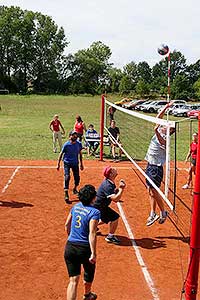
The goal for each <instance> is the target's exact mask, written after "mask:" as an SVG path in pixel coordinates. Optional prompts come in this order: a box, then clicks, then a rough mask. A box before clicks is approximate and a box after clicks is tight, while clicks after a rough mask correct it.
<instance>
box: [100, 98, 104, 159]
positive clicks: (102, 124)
mask: <svg viewBox="0 0 200 300" xmlns="http://www.w3.org/2000/svg"><path fill="white" fill-rule="evenodd" d="M104 109H105V95H104V94H103V95H102V96H101V123H100V161H103V135H104Z"/></svg>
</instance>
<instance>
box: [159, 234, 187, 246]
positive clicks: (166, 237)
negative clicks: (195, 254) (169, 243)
mask: <svg viewBox="0 0 200 300" xmlns="http://www.w3.org/2000/svg"><path fill="white" fill-rule="evenodd" d="M157 238H158V239H168V240H177V241H181V242H183V243H186V244H190V237H189V236H186V237H182V236H163V237H162V236H158V237H157Z"/></svg>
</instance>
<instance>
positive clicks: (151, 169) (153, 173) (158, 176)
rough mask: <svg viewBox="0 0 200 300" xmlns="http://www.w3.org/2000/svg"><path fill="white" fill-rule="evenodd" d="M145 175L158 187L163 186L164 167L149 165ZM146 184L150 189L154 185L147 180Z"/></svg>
mask: <svg viewBox="0 0 200 300" xmlns="http://www.w3.org/2000/svg"><path fill="white" fill-rule="evenodd" d="M145 173H146V175H147V176H148V177H149V178H150V179H151V180H152V181H153V182H154V183H155V185H156V186H157V187H160V186H161V182H162V180H163V166H156V165H151V164H149V163H148V165H147V167H146V171H145ZM146 184H147V186H148V187H152V184H151V183H150V182H149V181H148V179H146Z"/></svg>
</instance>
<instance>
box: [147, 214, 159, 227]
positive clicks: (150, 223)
mask: <svg viewBox="0 0 200 300" xmlns="http://www.w3.org/2000/svg"><path fill="white" fill-rule="evenodd" d="M158 219H159V216H158V215H157V214H154V215H153V216H149V217H148V219H147V223H146V225H147V226H151V225H153V223H154V222H155V221H157V220H158Z"/></svg>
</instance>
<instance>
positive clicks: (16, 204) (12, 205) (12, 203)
mask: <svg viewBox="0 0 200 300" xmlns="http://www.w3.org/2000/svg"><path fill="white" fill-rule="evenodd" d="M0 207H10V208H22V207H33V204H31V203H25V202H16V201H12V200H11V201H0Z"/></svg>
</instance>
